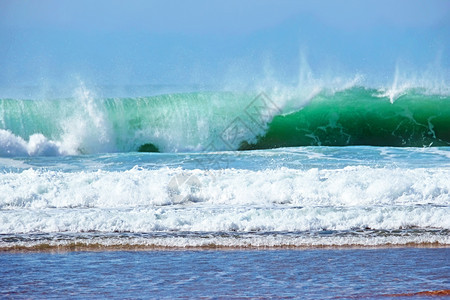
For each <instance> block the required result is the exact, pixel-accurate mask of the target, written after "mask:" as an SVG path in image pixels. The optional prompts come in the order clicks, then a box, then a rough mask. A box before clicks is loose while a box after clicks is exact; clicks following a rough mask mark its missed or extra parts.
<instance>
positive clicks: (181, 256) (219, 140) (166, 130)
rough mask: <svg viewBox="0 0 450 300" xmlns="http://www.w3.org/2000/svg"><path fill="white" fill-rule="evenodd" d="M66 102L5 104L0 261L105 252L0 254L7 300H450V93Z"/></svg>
mask: <svg viewBox="0 0 450 300" xmlns="http://www.w3.org/2000/svg"><path fill="white" fill-rule="evenodd" d="M75 94H76V95H75V96H74V97H72V98H54V99H26V98H22V97H21V98H8V99H6V98H5V99H1V100H0V171H1V172H0V249H1V250H2V251H7V252H13V251H16V252H17V251H19V252H20V251H36V250H45V251H72V250H96V251H100V252H90V253H84V252H82V253H67V254H57V255H52V254H48V253H47V254H46V253H33V254H12V253H9V254H2V255H0V259H1V260H2V272H3V274H7V275H3V276H2V279H1V281H0V282H1V286H2V288H1V290H2V293H3V295H14V296H17V295H19V294H21V295H24V296H25V297H27V295H31V294H35V293H36V294H37V295H40V296H42V297H44V296H45V294H44V293H47V292H48V293H55V294H54V295H56V296H58V295H60V296H61V295H63V294H64V293H65V292H70V293H75V294H77V295H79V293H81V294H83V293H93V294H91V295H93V296H95V295H98V296H99V297H100V296H101V295H105V294H108V293H110V295H113V294H111V293H114V292H113V291H115V290H114V289H113V288H111V287H112V285H117V286H118V289H119V290H120V291H122V292H124V293H125V294H124V295H125V296H129V297H135V296H139V292H140V291H145V292H147V293H156V294H154V295H155V296H157V297H169V296H170V295H171V294H170V293H171V291H172V292H177V293H182V294H184V295H187V296H192V297H200V296H217V297H227V296H230V295H234V296H242V297H246V296H249V297H253V296H255V297H257V296H286V297H288V296H292V295H300V293H305V295H306V296H309V297H310V298H316V297H318V298H326V297H335V296H339V295H341V294H342V293H344V294H343V295H359V296H365V295H367V296H373V295H375V296H376V295H381V294H394V293H397V292H398V293H400V292H420V291H421V290H436V289H445V288H448V275H446V274H448V267H449V252H448V249H447V247H448V246H449V245H450V235H449V233H450V147H449V145H450V106H449V105H448V101H450V99H449V97H448V95H447V94H446V93H434V92H430V91H427V90H421V89H410V90H406V91H403V92H402V93H400V94H398V95H397V94H396V95H393V94H392V93H386V91H384V90H382V89H373V88H366V87H350V88H343V89H335V90H322V91H319V92H316V91H310V92H309V93H308V95H309V96H308V97H306V98H305V97H304V96H302V95H298V94H295V93H294V94H292V93H283V94H282V95H281V94H279V93H251V92H245V93H244V92H189V93H181V92H180V93H167V94H158V95H153V96H145V97H140V96H139V97H134V96H133V97H122V98H111V97H104V98H102V97H96V96H94V95H92V94H91V93H90V91H89V90H87V89H86V88H84V87H82V88H80V89H79V90H77V91H76V93H75ZM324 247H326V248H337V247H338V248H340V249H341V248H352V250H348V249H347V250H330V249H327V250H318V248H324ZM355 247H357V248H363V249H364V250H358V249H354V248H355ZM389 247H395V248H398V247H415V248H406V249H390V248H389ZM423 247H427V249H422V248H423ZM380 248H382V249H380ZM180 249H183V250H185V251H178V250H180ZM211 249H221V251H211ZM224 249H228V250H233V251H223V250H224ZM237 249H241V250H242V249H246V250H252V251H237ZM263 249H271V250H270V251H269V250H265V251H262V250H263ZM274 249H284V250H274ZM286 249H296V250H286ZM299 249H303V250H301V251H299ZM306 249H310V250H306ZM311 249H314V250H311ZM368 249H371V250H368ZM105 250H153V251H152V252H102V251H105ZM162 250H166V251H167V250H170V251H169V252H161V251H162ZM174 250H177V251H174ZM193 250H202V251H199V252H198V251H193ZM97 264H98V266H97ZM101 266H103V267H101ZM77 268H81V269H79V270H82V271H80V272H78V271H76V270H77ZM391 268H393V269H391ZM44 273H45V274H47V275H45V274H44ZM21 274H26V275H25V276H23V277H22V275H21ZM83 274H84V275H85V276H83ZM99 274H103V275H101V276H100V275H99ZM121 274H123V276H122V275H121ZM138 274H140V275H138ZM96 276H97V277H96ZM61 278H65V279H69V282H72V283H71V285H67V284H66V282H67V281H66V280H62V279H61ZM93 278H99V279H96V280H93ZM127 278H128V279H127ZM332 278H335V279H332ZM70 280H72V281H70ZM108 280H111V281H108ZM13 282H14V283H13ZM219 282H228V283H229V284H225V285H223V286H220V285H218V283H219ZM352 282H354V284H352ZM232 283H233V284H238V285H237V286H236V288H233V285H232ZM49 284H51V285H52V287H51V288H50V289H49ZM212 285H213V286H218V288H217V290H211V288H210V287H211V286H212ZM381 285H383V286H386V288H381ZM256 286H257V287H258V288H256ZM126 287H127V288H128V289H127V288H126ZM208 287H209V288H208ZM338 287H339V290H342V287H347V288H346V289H345V290H343V292H342V293H341V292H339V291H337V290H336V289H338ZM333 289H334V290H333ZM125 290H126V291H125ZM27 293H30V294H27ZM114 295H115V294H114Z"/></svg>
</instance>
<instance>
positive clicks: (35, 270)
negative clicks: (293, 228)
mask: <svg viewBox="0 0 450 300" xmlns="http://www.w3.org/2000/svg"><path fill="white" fill-rule="evenodd" d="M449 255H450V253H449V250H448V249H376V250H361V249H353V250H350V249H347V250H271V251H259V250H253V251H150V252H127V251H123V252H72V253H59V254H51V253H32V254H30V253H28V254H2V255H0V263H1V265H2V268H1V269H0V275H1V276H0V286H1V287H2V288H1V290H0V297H12V298H18V299H20V298H29V297H32V298H67V297H70V298H105V297H107V298H120V299H123V298H158V299H173V298H200V297H201V298H208V299H210V298H234V299H236V298H239V299H241V298H301V299H319V298H320V299H355V298H358V299H360V298H363V299H386V298H390V297H386V295H389V294H400V293H416V292H421V291H430V290H442V289H445V288H448V286H449V284H450V279H449V277H448V274H449V272H450V267H449ZM422 297H423V296H422ZM422 297H420V296H416V297H413V298H414V299H419V298H422ZM410 298H411V297H399V299H410ZM432 298H433V299H439V298H440V297H432ZM442 298H444V297H442ZM396 299H397V298H396Z"/></svg>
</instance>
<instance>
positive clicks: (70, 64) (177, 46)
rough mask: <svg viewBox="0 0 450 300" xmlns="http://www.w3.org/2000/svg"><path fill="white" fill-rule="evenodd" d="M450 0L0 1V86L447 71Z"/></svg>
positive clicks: (250, 81) (381, 76)
mask: <svg viewBox="0 0 450 300" xmlns="http://www.w3.org/2000/svg"><path fill="white" fill-rule="evenodd" d="M449 51H450V1H414V0H410V1H349V0H347V1H275V0H274V1H267V0H252V1H233V0H232V1H137V0H131V1H106V0H99V1H67V0H62V1H61V0H42V1H9V0H2V1H1V2H0V53H1V55H0V87H12V86H23V85H37V86H38V85H40V84H43V82H45V83H46V84H48V83H49V82H50V84H66V83H69V82H71V81H74V80H75V79H76V78H78V79H79V78H81V79H82V80H83V81H86V82H88V83H92V84H112V85H124V84H213V85H214V84H216V85H222V84H226V82H229V81H240V82H243V83H245V84H249V85H251V84H254V83H255V82H258V81H260V80H262V78H264V77H265V76H267V72H268V69H270V70H269V73H271V74H272V75H273V76H275V77H276V78H278V79H279V80H285V81H295V78H296V76H297V74H298V72H299V66H300V60H301V57H302V55H303V56H305V57H307V60H308V63H309V65H310V67H311V69H312V70H313V72H315V73H319V74H320V73H327V74H336V76H351V74H356V73H362V74H364V75H365V76H367V77H369V79H373V80H384V79H385V80H387V81H389V80H391V77H392V76H393V73H394V69H395V66H396V65H398V64H399V63H400V64H401V65H405V66H408V67H409V68H411V69H417V70H424V69H427V68H428V69H430V66H432V68H435V67H438V69H440V72H442V70H443V72H444V73H446V74H448V70H449V66H450V59H449Z"/></svg>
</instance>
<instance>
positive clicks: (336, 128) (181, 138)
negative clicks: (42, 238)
mask: <svg viewBox="0 0 450 300" xmlns="http://www.w3.org/2000/svg"><path fill="white" fill-rule="evenodd" d="M394 100H395V101H394ZM449 103H450V97H449V96H447V95H430V94H427V93H426V92H424V91H420V90H417V89H410V90H407V91H404V92H402V93H401V94H399V95H397V96H396V97H395V99H394V98H393V97H392V95H390V94H389V93H384V92H383V91H380V90H376V89H368V88H362V87H352V88H347V89H344V90H341V91H337V92H331V91H325V90H322V91H320V92H318V93H315V94H313V95H312V96H311V97H309V98H306V99H305V97H301V96H300V95H296V93H289V95H288V96H283V95H281V96H280V95H277V94H274V95H269V94H268V95H265V94H260V95H258V94H257V93H232V92H199V93H179V94H167V95H159V96H153V97H142V98H139V97H137V98H108V99H98V98H94V97H93V96H91V95H90V93H89V91H86V90H85V89H81V90H80V91H78V92H77V96H76V97H75V98H73V99H63V100H39V101H38V100H17V99H2V100H0V156H28V155H74V154H86V153H104V152H130V151H138V150H143V151H157V150H159V151H161V152H192V151H214V150H237V149H241V150H242V149H270V148H276V147H291V146H306V145H308V146H309V145H322V146H344V145H375V146H410V147H422V146H430V145H431V146H448V145H450V105H449Z"/></svg>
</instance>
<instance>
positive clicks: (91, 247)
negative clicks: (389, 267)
mask: <svg viewBox="0 0 450 300" xmlns="http://www.w3.org/2000/svg"><path fill="white" fill-rule="evenodd" d="M402 248H417V249H446V248H450V245H448V244H439V243H420V244H418V243H407V244H402V245H393V244H386V245H300V246H296V245H279V246H254V245H249V246H232V245H230V246H224V245H203V246H161V245H103V244H97V243H96V244H85V243H71V244H66V245H49V244H40V245H34V246H12V247H0V254H7V253H66V252H109V251H112V252H114V251H119V252H120V251H124V252H127V251H136V252H139V251H141V252H151V251H277V250H295V251H302V250H379V249H402Z"/></svg>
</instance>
